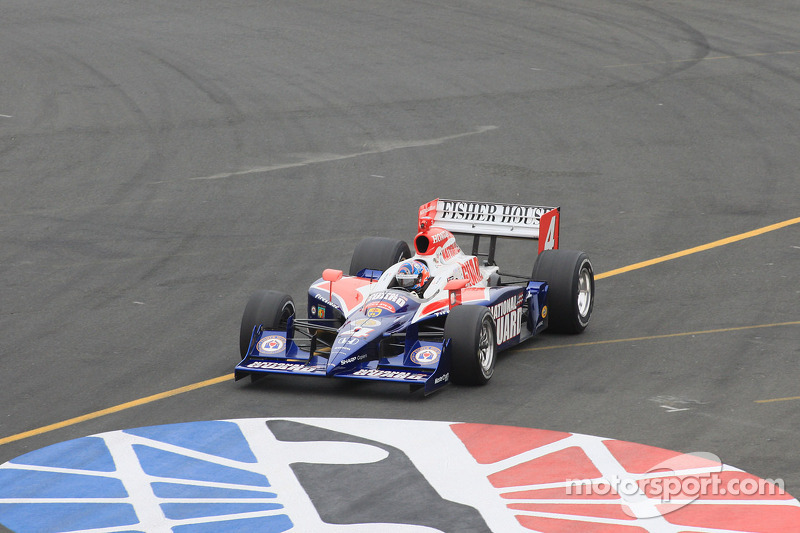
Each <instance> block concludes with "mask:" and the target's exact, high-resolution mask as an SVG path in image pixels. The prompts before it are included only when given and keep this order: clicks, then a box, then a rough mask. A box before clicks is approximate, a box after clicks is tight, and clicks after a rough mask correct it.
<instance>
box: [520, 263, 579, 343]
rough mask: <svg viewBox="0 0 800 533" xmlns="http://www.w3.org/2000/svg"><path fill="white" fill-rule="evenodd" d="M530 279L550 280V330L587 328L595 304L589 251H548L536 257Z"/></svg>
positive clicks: (575, 331)
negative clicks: (587, 253) (587, 252)
mask: <svg viewBox="0 0 800 533" xmlns="http://www.w3.org/2000/svg"><path fill="white" fill-rule="evenodd" d="M531 279H533V280H535V281H546V282H547V285H548V292H547V311H548V315H549V323H548V330H550V331H555V332H560V333H580V332H582V331H583V330H584V329H586V326H587V325H589V318H590V317H591V315H592V308H593V307H594V269H593V268H592V263H591V261H589V256H588V255H586V253H584V252H578V251H573V250H545V251H543V252H542V253H540V254H539V257H537V258H536V263H534V265H533V273H532V274H531Z"/></svg>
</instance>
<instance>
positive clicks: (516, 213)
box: [440, 201, 547, 227]
mask: <svg viewBox="0 0 800 533" xmlns="http://www.w3.org/2000/svg"><path fill="white" fill-rule="evenodd" d="M440 203H441V213H440V216H441V219H442V220H454V221H464V222H494V223H499V224H514V225H520V226H530V227H536V226H537V225H538V224H539V218H541V216H542V215H543V214H545V213H546V212H547V208H545V207H534V206H530V205H512V204H486V203H480V202H451V201H441V202H440Z"/></svg>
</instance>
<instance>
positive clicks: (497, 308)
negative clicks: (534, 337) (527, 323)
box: [489, 294, 522, 346]
mask: <svg viewBox="0 0 800 533" xmlns="http://www.w3.org/2000/svg"><path fill="white" fill-rule="evenodd" d="M489 312H491V313H492V318H494V323H495V329H496V330H497V345H498V346H500V345H501V344H503V343H505V342H508V341H510V340H511V339H513V338H515V337H517V336H518V335H519V333H520V329H521V320H522V295H521V294H518V295H516V296H514V297H512V298H508V299H507V300H503V301H502V302H500V303H498V304H495V305H492V306H489Z"/></svg>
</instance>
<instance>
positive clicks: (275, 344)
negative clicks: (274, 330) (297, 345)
mask: <svg viewBox="0 0 800 533" xmlns="http://www.w3.org/2000/svg"><path fill="white" fill-rule="evenodd" d="M284 347H286V339H284V338H283V337H282V336H280V335H269V336H267V337H264V338H263V339H261V340H260V341H258V344H256V349H257V350H258V353H265V354H276V353H280V352H282V351H283V349H284Z"/></svg>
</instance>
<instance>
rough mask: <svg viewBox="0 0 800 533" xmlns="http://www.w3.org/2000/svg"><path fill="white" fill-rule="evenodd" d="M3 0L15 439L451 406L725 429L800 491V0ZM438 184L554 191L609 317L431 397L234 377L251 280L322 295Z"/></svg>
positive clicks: (643, 434)
mask: <svg viewBox="0 0 800 533" xmlns="http://www.w3.org/2000/svg"><path fill="white" fill-rule="evenodd" d="M0 10H1V11H2V16H1V17H0V183H2V194H1V195H0V275H1V276H2V280H3V281H2V284H1V285H0V291H2V292H0V302H1V303H0V361H1V363H2V366H1V367H0V368H2V386H1V387H0V405H2V410H0V443H2V444H0V463H2V462H4V461H8V460H10V459H12V458H14V457H17V456H19V455H22V454H24V453H27V452H29V451H32V450H36V449H39V448H42V447H44V446H48V445H50V444H53V443H58V442H62V441H65V440H70V439H75V438H78V437H82V436H84V435H89V434H95V433H100V432H104V431H111V430H116V429H122V428H131V427H141V426H149V425H155V424H171V423H177V422H184V421H195V420H217V419H230V418H247V417H306V416H313V417H347V418H360V417H368V418H389V419H391V418H397V419H418V420H452V421H464V422H481V423H490V424H505V425H513V426H522V427H530V428H541V429H547V430H555V431H567V432H577V433H582V434H588V435H601V436H606V437H611V438H614V439H620V440H624V441H632V442H637V443H643V444H648V445H652V446H657V447H662V448H667V449H671V450H679V451H683V452H692V451H706V452H711V453H714V454H716V455H718V456H719V457H720V458H721V459H722V460H723V461H724V462H725V463H727V464H730V465H734V466H736V467H738V468H741V469H743V470H746V471H747V472H750V473H753V474H755V475H757V476H760V477H763V478H773V479H774V478H782V479H783V480H784V481H785V486H786V489H787V490H788V491H789V492H790V493H792V494H794V495H797V494H800V453H798V449H799V448H800V447H799V446H798V437H800V431H799V430H798V428H799V427H800V414H798V405H800V399H798V398H800V379H799V378H800V369H799V367H798V358H799V356H800V268H798V266H800V219H798V217H800V192H798V191H799V190H800V188H798V184H799V182H800V180H798V170H797V169H798V168H800V151H799V150H798V138H800V90H798V82H800V36H799V35H800V34H798V32H797V28H798V27H800V6H798V5H797V3H796V2H791V1H782V2H769V3H767V4H764V3H762V2H754V1H741V2H722V1H711V2H702V3H698V2H689V1H671V2H622V1H602V2H600V1H598V2H591V3H588V2H579V1H566V2H564V1H559V2H538V1H537V2H521V1H519V2H517V1H510V0H501V1H495V2H491V3H486V2H477V1H475V2H471V1H458V2H456V1H445V2H408V1H397V0H391V1H377V2H357V1H343V0H334V1H330V0H326V1H324V2H323V1H314V2H288V1H271V2H253V1H229V2H224V3H218V2H188V1H176V2H169V3H164V2H136V3H131V2H97V1H94V0H86V1H81V2H69V3H65V2H56V1H38V2H23V1H18V0H10V1H9V0H3V1H2V2H0ZM436 197H453V198H459V199H483V200H487V201H497V202H512V203H513V202H519V203H542V204H552V205H560V206H562V225H561V231H562V234H561V246H562V248H572V249H581V250H585V251H587V252H588V253H589V255H590V257H591V258H592V260H593V263H594V267H595V270H596V272H597V273H598V274H599V275H598V280H597V286H596V288H597V294H596V298H597V299H596V304H595V310H594V315H593V318H592V323H591V325H590V327H589V328H588V329H587V330H586V332H585V333H584V334H582V335H580V336H578V337H570V336H558V335H546V336H543V337H541V338H538V339H534V340H533V341H532V342H530V343H529V344H527V345H525V346H524V347H521V348H519V349H516V350H514V351H512V352H510V353H507V354H506V355H505V356H503V357H501V359H500V361H499V362H498V365H497V369H496V372H495V376H494V377H493V378H492V381H491V383H490V384H489V385H488V386H486V387H481V388H466V387H455V386H453V387H448V388H447V389H446V390H444V391H442V392H440V393H437V394H435V395H433V396H431V397H428V398H425V397H423V396H422V395H421V394H420V393H415V394H410V393H409V392H408V390H407V389H406V388H405V387H399V386H393V385H388V386H387V385H384V384H380V383H359V384H355V385H354V384H352V383H349V382H348V383H340V382H338V381H335V380H319V379H307V378H297V379H292V378H291V377H280V376H278V377H271V378H269V379H267V380H264V381H262V382H260V383H258V384H255V385H251V384H248V383H244V382H241V383H234V382H233V381H232V380H231V379H229V378H228V377H227V376H228V375H229V374H230V373H231V371H232V368H233V365H234V364H235V362H236V361H237V335H238V327H239V319H240V317H241V312H242V309H243V307H244V304H245V302H246V300H247V297H248V295H249V294H250V293H251V292H252V291H254V290H257V289H262V288H270V289H279V290H284V291H286V292H289V293H290V294H292V295H293V296H294V297H295V300H296V301H297V302H301V303H302V302H303V301H304V298H305V290H306V288H307V286H308V284H309V283H310V282H311V281H313V280H314V279H316V278H317V277H319V275H320V273H321V271H322V269H323V268H326V267H333V268H343V269H346V268H347V265H348V264H349V260H350V255H351V253H352V249H353V247H354V245H355V244H356V243H357V242H358V241H359V240H360V239H361V238H362V237H363V236H368V235H380V236H388V237H396V238H404V239H406V240H409V241H410V240H411V239H412V237H413V234H414V230H415V222H416V210H417V207H418V206H419V205H420V204H422V203H424V202H426V201H428V200H431V199H433V198H436ZM757 230H762V231H757ZM732 236H738V237H737V238H735V239H728V238H729V237H732ZM726 239H727V240H726ZM709 243H710V245H709V246H705V245H708V244H709ZM686 250H688V251H691V252H692V253H687V254H676V255H675V256H670V254H673V253H675V252H682V251H686ZM498 255H499V260H500V262H501V265H502V266H503V267H504V269H506V270H509V271H519V272H528V271H529V270H530V268H531V266H532V262H533V257H534V255H535V253H531V251H529V250H527V249H522V248H520V247H505V248H502V249H501V251H500V253H499V254H498ZM654 258H663V260H661V261H658V262H655V263H654V264H640V263H641V262H643V261H648V260H650V259H654ZM631 265H634V266H636V268H627V267H630V266H631ZM217 378H219V379H217ZM209 380H212V381H209ZM194 384H201V385H203V386H201V387H198V388H195V389H193V390H189V391H184V390H177V391H176V390H175V389H178V388H180V387H184V386H190V385H194ZM189 388H191V387H189ZM165 391H174V392H175V393H170V394H165V395H163V397H161V396H159V397H155V398H154V397H152V396H153V395H158V394H160V393H164V392H165ZM765 400H774V401H765ZM115 406H120V407H117V408H114V407H115ZM108 408H113V409H109V411H107V412H106V411H102V410H105V409H108ZM90 413H94V415H92V416H89V417H86V419H79V420H75V418H76V417H81V416H82V415H86V414H90ZM32 430H33V431H32Z"/></svg>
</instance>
